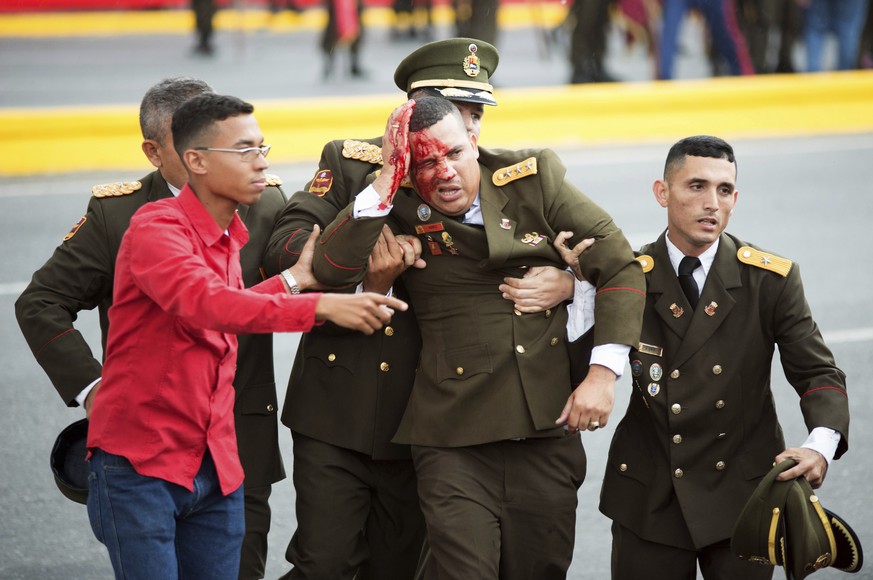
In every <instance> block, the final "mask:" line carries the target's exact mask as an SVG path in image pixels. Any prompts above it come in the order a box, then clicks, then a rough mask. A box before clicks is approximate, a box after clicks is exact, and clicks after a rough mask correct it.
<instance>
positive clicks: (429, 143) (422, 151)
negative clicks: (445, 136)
mask: <svg viewBox="0 0 873 580" xmlns="http://www.w3.org/2000/svg"><path fill="white" fill-rule="evenodd" d="M409 144H410V153H411V154H412V165H413V166H415V165H416V164H418V163H420V162H422V161H439V160H440V158H441V157H445V156H446V155H448V153H449V151H451V150H452V146H451V145H449V144H447V143H444V142H443V141H441V140H439V139H437V138H435V137H432V136H431V135H430V133H428V131H427V129H425V130H423V131H419V132H417V133H410V134H409Z"/></svg>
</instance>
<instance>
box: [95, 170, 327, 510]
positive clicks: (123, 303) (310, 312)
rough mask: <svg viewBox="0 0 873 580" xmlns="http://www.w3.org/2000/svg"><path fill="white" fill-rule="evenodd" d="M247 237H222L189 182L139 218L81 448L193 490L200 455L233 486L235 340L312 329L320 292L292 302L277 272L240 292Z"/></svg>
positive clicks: (234, 228) (125, 253)
mask: <svg viewBox="0 0 873 580" xmlns="http://www.w3.org/2000/svg"><path fill="white" fill-rule="evenodd" d="M247 240H248V231H247V230H246V228H245V226H244V225H243V223H242V221H241V220H240V218H239V216H235V217H234V218H233V221H232V222H231V224H230V226H229V227H228V230H227V235H226V234H225V232H223V231H222V230H221V228H220V227H219V226H218V224H217V223H216V222H215V220H214V219H212V217H211V216H210V215H209V214H208V213H207V212H206V210H205V208H204V207H203V205H202V204H201V203H200V201H199V200H198V199H197V197H196V196H195V195H194V192H193V191H192V190H191V189H190V187H188V186H187V185H186V186H185V188H184V189H183V190H182V192H181V193H180V194H179V196H178V197H177V198H172V199H164V200H161V201H156V202H153V203H149V204H146V205H145V206H143V207H142V208H141V209H140V210H139V211H137V212H136V214H135V215H134V216H133V218H132V219H131V221H130V227H129V228H128V230H127V233H126V234H125V236H124V238H123V240H122V242H121V246H120V249H119V252H118V260H117V262H116V269H115V282H114V298H113V299H114V302H113V306H112V308H111V309H110V310H109V320H110V326H109V336H108V340H107V347H106V361H105V364H104V366H103V378H102V381H101V384H100V389H99V390H98V391H97V393H96V394H95V397H94V405H93V409H92V413H91V420H90V426H89V430H88V448H89V449H94V448H100V449H102V450H104V451H106V452H108V453H113V454H115V455H121V456H123V457H126V458H127V459H128V460H129V461H130V462H131V464H132V465H133V467H134V469H135V470H136V471H137V473H139V474H141V475H146V476H150V477H157V478H161V479H164V480H166V481H169V482H172V483H175V484H178V485H181V486H183V487H185V488H187V489H189V490H193V481H194V476H195V475H196V474H197V471H198V470H199V468H200V463H201V461H202V459H203V456H204V454H205V452H206V449H207V448H208V449H209V451H210V453H211V454H212V458H213V460H214V462H215V467H216V471H217V472H218V478H219V481H220V484H221V490H222V492H223V493H224V494H225V495H227V494H229V493H231V492H233V491H234V490H236V489H237V488H238V487H239V486H240V484H241V483H242V481H243V470H242V466H241V465H240V462H239V456H238V454H237V447H236V435H235V432H234V420H233V404H234V389H233V384H232V382H233V376H234V372H235V368H236V351H237V341H236V336H235V335H236V334H237V333H259V332H294V331H306V330H309V329H310V328H311V327H312V326H313V324H315V305H316V302H317V301H318V298H319V296H320V294H317V293H314V294H302V295H297V296H291V295H289V294H287V293H286V291H285V288H284V286H283V284H282V282H281V280H280V279H279V277H278V276H274V277H272V278H270V279H268V280H266V281H264V282H262V283H260V284H258V285H257V286H254V287H252V288H249V289H243V280H242V271H241V268H240V262H239V250H240V248H241V247H242V246H243V244H245V243H246V241H247Z"/></svg>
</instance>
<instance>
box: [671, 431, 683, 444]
mask: <svg viewBox="0 0 873 580" xmlns="http://www.w3.org/2000/svg"><path fill="white" fill-rule="evenodd" d="M673 443H675V444H676V445H679V444H680V443H682V435H678V434H677V435H673Z"/></svg>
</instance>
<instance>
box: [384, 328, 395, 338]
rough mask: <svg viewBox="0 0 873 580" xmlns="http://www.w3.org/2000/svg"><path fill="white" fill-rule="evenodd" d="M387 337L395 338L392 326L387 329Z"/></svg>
mask: <svg viewBox="0 0 873 580" xmlns="http://www.w3.org/2000/svg"><path fill="white" fill-rule="evenodd" d="M385 336H394V329H393V328H391V327H390V326H386V327H385Z"/></svg>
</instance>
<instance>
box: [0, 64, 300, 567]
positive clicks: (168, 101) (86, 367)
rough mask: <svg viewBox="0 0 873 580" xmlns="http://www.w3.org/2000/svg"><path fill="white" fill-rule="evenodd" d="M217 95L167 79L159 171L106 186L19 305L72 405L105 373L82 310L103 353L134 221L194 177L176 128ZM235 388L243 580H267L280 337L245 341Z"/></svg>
mask: <svg viewBox="0 0 873 580" xmlns="http://www.w3.org/2000/svg"><path fill="white" fill-rule="evenodd" d="M205 92H212V89H211V88H210V87H209V85H207V84H206V83H204V82H203V81H199V80H195V79H188V78H174V79H166V80H164V81H161V82H160V83H158V84H156V85H155V86H153V87H152V88H151V89H149V91H148V92H147V93H146V95H145V97H144V98H143V101H142V105H141V107H140V125H141V128H142V133H143V139H144V140H143V144H142V148H143V152H144V153H145V154H146V157H148V159H149V161H150V162H151V163H152V165H154V166H155V167H157V168H158V169H157V171H153V172H152V173H150V174H148V175H146V176H145V177H144V178H142V179H140V180H138V181H132V182H126V183H113V184H108V185H98V186H95V187H94V188H93V190H92V193H93V196H92V197H91V200H90V202H89V203H88V209H87V212H86V214H85V216H84V217H82V219H80V220H79V222H78V223H76V225H75V226H73V229H72V230H71V231H70V232H69V233H68V234H67V235H66V237H65V238H64V241H63V243H62V244H61V245H60V246H58V248H57V249H56V250H55V252H54V254H53V255H52V256H51V258H49V260H48V261H47V262H46V263H45V264H44V265H43V266H42V267H41V268H40V269H39V270H37V271H36V272H35V273H34V275H33V279H32V281H31V283H30V285H29V286H28V287H27V288H26V289H25V290H24V292H23V293H22V295H21V296H20V297H19V298H18V300H17V301H16V303H15V313H16V316H17V318H18V324H19V325H20V327H21V331H22V332H23V333H24V337H25V338H26V339H27V342H28V344H29V345H30V348H31V350H32V351H33V353H34V356H35V357H36V359H37V362H39V364H40V365H41V366H42V367H43V369H44V370H45V372H46V374H48V376H49V378H50V379H51V381H52V384H54V386H55V388H56V389H57V390H58V393H59V394H60V395H61V398H62V399H63V400H64V402H65V403H66V404H67V405H68V406H71V407H73V406H76V405H84V406H86V407H87V408H90V403H91V400H92V398H93V394H94V392H95V391H96V388H97V386H98V385H99V382H100V375H101V371H102V366H101V363H100V361H99V360H97V359H96V358H95V357H94V356H93V354H92V352H91V349H90V348H89V346H88V344H87V343H86V342H85V340H84V338H83V337H82V335H81V334H80V333H79V331H78V330H76V328H75V327H74V326H73V321H74V320H75V319H76V315H77V313H78V312H79V311H82V310H90V309H93V308H95V307H97V308H98V310H99V312H100V327H101V330H102V338H103V345H104V346H105V344H106V336H107V332H108V330H109V320H108V317H107V315H108V311H109V307H110V306H111V305H112V284H113V277H114V272H115V258H116V255H117V254H118V247H119V244H120V243H121V238H122V236H123V235H124V232H125V230H126V229H127V226H128V224H129V223H130V218H131V216H132V215H133V214H134V212H136V210H137V209H139V208H140V207H141V206H142V205H144V204H145V203H148V202H150V201H155V200H158V199H161V198H165V197H170V196H171V195H174V194H176V193H178V191H179V190H180V188H181V187H182V186H184V185H185V182H186V181H187V175H186V172H185V168H184V166H183V165H182V162H181V160H180V159H179V156H178V155H177V153H176V152H175V150H174V149H173V138H172V133H171V132H170V121H171V119H172V115H173V112H174V111H175V110H176V109H177V108H178V107H179V106H181V105H182V103H184V102H185V101H186V100H187V99H189V98H191V97H193V96H195V95H199V94H202V93H205ZM279 185H281V184H280V182H279V180H278V178H276V177H272V176H271V177H268V186H269V187H267V188H266V189H265V190H264V192H263V194H262V196H261V200H260V201H259V202H258V204H257V205H254V206H252V207H246V206H240V208H239V213H240V217H241V218H242V219H243V221H244V222H245V224H246V227H247V228H248V230H249V236H250V237H249V242H248V243H247V244H246V245H245V247H243V249H242V252H241V263H242V272H243V279H244V282H245V284H246V286H251V285H254V284H256V283H258V282H260V281H261V280H262V276H261V273H260V270H259V268H260V265H261V256H262V255H263V251H264V248H265V247H266V244H267V240H268V239H269V235H270V232H271V231H272V228H273V224H274V223H275V220H276V217H277V216H278V214H279V212H280V211H281V210H282V208H283V207H284V205H285V202H286V198H285V194H284V193H283V192H282V190H281V189H280V188H279ZM238 359H239V360H238V367H237V372H236V377H235V379H234V387H235V388H236V403H235V421H236V430H237V440H238V447H239V454H240V459H241V461H242V465H243V469H244V470H245V474H246V479H245V511H246V536H245V540H244V543H243V551H242V560H241V567H240V576H239V577H240V578H262V577H263V574H264V567H265V563H266V555H267V532H268V531H269V528H270V506H269V503H268V500H269V497H270V491H271V486H272V484H273V483H275V482H276V481H279V480H281V479H283V478H284V477H285V472H284V468H283V466H282V458H281V454H280V452H279V443H278V422H277V414H276V405H277V402H276V385H275V378H274V375H273V347H272V335H270V334H258V335H249V336H240V337H239V355H238Z"/></svg>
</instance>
